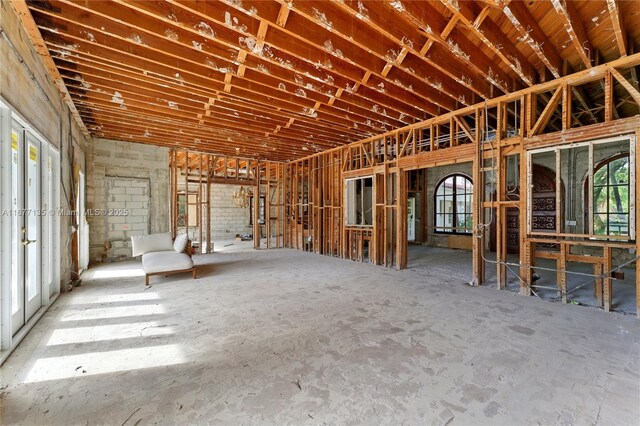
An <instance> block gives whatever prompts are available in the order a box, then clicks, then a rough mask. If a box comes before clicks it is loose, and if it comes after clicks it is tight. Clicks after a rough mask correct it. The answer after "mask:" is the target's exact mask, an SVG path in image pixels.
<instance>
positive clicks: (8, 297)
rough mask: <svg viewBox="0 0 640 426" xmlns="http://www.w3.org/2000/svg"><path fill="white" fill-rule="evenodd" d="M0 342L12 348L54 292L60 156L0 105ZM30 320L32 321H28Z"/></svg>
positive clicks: (57, 274)
mask: <svg viewBox="0 0 640 426" xmlns="http://www.w3.org/2000/svg"><path fill="white" fill-rule="evenodd" d="M0 139H1V142H2V144H1V145H0V166H1V168H0V169H1V173H0V189H1V194H0V200H1V201H2V209H1V210H2V215H1V216H0V248H1V251H2V256H1V257H0V264H1V267H0V283H1V287H0V317H1V320H2V326H1V328H0V331H1V333H0V337H1V339H0V341H1V348H0V349H1V350H2V359H5V357H6V353H5V352H4V351H5V350H10V349H12V348H14V347H15V345H16V344H17V343H18V342H19V340H20V339H22V337H24V334H25V333H26V331H27V330H28V329H29V328H30V327H31V326H32V325H33V323H34V322H35V318H39V315H41V314H42V309H43V307H46V306H48V305H49V304H50V302H51V300H52V297H55V295H56V293H58V292H59V282H60V242H59V240H60V216H59V215H60V213H61V212H60V211H59V207H60V154H59V153H58V151H57V150H56V149H55V148H54V147H53V146H51V145H50V144H49V143H47V142H46V141H45V140H44V139H43V138H42V137H41V136H39V135H38V134H37V133H36V132H35V131H34V130H33V128H32V127H31V126H30V125H29V124H28V123H27V122H26V121H25V120H23V119H22V118H21V117H20V116H19V115H17V114H15V113H14V112H13V111H12V110H11V109H10V108H9V107H7V106H6V104H3V103H2V102H1V101H0ZM30 320H32V321H30Z"/></svg>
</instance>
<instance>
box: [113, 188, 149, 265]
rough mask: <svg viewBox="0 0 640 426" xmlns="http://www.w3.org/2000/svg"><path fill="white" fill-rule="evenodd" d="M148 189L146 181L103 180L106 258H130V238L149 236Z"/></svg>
mask: <svg viewBox="0 0 640 426" xmlns="http://www.w3.org/2000/svg"><path fill="white" fill-rule="evenodd" d="M149 186H150V182H149V179H137V178H126V177H114V176H107V177H106V178H105V196H106V209H107V217H106V222H107V223H106V224H107V226H106V239H107V240H108V241H110V242H111V251H110V252H109V257H112V258H121V257H130V256H131V236H133V235H147V234H148V233H149ZM119 213H122V214H119Z"/></svg>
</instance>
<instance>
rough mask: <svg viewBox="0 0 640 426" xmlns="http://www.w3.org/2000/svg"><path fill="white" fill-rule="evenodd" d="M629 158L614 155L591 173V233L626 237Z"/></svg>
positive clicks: (627, 233) (627, 229) (627, 230)
mask: <svg viewBox="0 0 640 426" xmlns="http://www.w3.org/2000/svg"><path fill="white" fill-rule="evenodd" d="M629 194H630V192H629V155H628V154H623V155H617V156H615V157H611V158H610V159H608V160H606V161H604V162H602V163H600V164H599V165H598V166H597V168H596V169H595V170H594V171H593V233H594V234H595V235H629Z"/></svg>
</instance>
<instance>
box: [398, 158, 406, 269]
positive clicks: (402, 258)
mask: <svg viewBox="0 0 640 426" xmlns="http://www.w3.org/2000/svg"><path fill="white" fill-rule="evenodd" d="M407 195H408V193H407V172H406V171H404V170H402V169H400V168H399V167H398V171H397V172H396V242H395V243H396V269H405V268H406V267H407V256H406V253H407V244H408V242H407Z"/></svg>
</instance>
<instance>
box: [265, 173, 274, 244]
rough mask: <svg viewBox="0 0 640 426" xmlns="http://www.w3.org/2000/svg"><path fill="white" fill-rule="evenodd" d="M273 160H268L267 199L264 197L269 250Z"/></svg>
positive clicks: (266, 177) (266, 176) (266, 174)
mask: <svg viewBox="0 0 640 426" xmlns="http://www.w3.org/2000/svg"><path fill="white" fill-rule="evenodd" d="M271 166H272V163H271V162H266V163H265V164H264V167H265V180H266V182H267V183H266V186H265V191H266V194H265V199H264V229H265V231H264V232H265V234H267V250H268V249H270V248H271Z"/></svg>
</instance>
